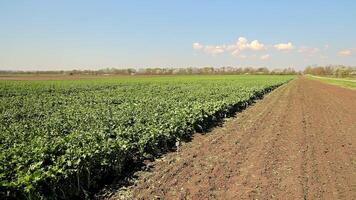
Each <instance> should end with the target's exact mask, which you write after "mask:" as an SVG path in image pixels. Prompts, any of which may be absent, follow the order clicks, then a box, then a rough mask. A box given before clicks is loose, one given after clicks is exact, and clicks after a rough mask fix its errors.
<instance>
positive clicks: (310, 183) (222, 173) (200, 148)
mask: <svg viewBox="0 0 356 200" xmlns="http://www.w3.org/2000/svg"><path fill="white" fill-rule="evenodd" d="M355 145H356V91H353V90H349V89H344V88H341V87H337V86H332V85H327V84H324V83H321V82H318V81H314V80H309V79H305V78H298V79H296V80H293V81H291V82H290V83H288V84H287V85H284V86H281V87H279V88H278V89H276V90H275V91H273V92H272V93H270V94H269V95H267V96H266V97H265V98H264V99H263V100H261V101H259V102H257V103H256V104H255V105H253V106H251V107H250V108H248V109H247V110H245V111H244V112H242V113H239V114H237V116H236V118H233V119H230V120H228V121H227V122H226V123H225V124H224V126H223V127H219V128H215V129H214V130H213V131H212V132H210V133H208V134H206V135H200V134H196V135H195V136H194V138H193V140H192V141H191V142H189V143H186V144H184V145H183V146H182V147H181V148H180V150H179V151H178V152H172V153H169V154H167V155H166V156H165V157H164V158H163V159H160V160H158V161H155V162H154V163H153V164H154V168H153V170H152V171H151V172H145V173H142V174H141V175H140V177H139V179H138V182H137V183H136V184H135V185H134V186H132V188H131V194H132V195H133V196H131V198H132V199H356V148H355ZM113 198H118V196H117V195H116V196H114V197H113Z"/></svg>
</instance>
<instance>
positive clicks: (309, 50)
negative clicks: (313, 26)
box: [298, 47, 320, 57]
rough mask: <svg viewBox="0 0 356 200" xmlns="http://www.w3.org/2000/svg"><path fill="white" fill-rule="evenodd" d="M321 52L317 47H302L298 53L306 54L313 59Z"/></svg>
mask: <svg viewBox="0 0 356 200" xmlns="http://www.w3.org/2000/svg"><path fill="white" fill-rule="evenodd" d="M319 52H320V49H319V48H316V47H300V48H299V49H298V53H301V54H304V55H306V56H308V57H312V56H314V55H316V54H317V53H319Z"/></svg>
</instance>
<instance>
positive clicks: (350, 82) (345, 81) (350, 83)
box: [307, 75, 356, 89]
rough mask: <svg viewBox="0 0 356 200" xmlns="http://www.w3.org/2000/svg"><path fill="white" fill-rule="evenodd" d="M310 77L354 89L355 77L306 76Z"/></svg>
mask: <svg viewBox="0 0 356 200" xmlns="http://www.w3.org/2000/svg"><path fill="white" fill-rule="evenodd" d="M307 77H308V78H310V79H314V80H319V81H322V82H324V83H329V84H333V85H338V86H341V87H345V88H351V89H356V79H355V78H332V77H321V76H312V75H309V76H307Z"/></svg>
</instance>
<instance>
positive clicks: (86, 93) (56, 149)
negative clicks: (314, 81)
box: [0, 75, 294, 199]
mask: <svg viewBox="0 0 356 200" xmlns="http://www.w3.org/2000/svg"><path fill="white" fill-rule="evenodd" d="M293 78H294V76H264V75H259V76H252V75H250V76H234V75H231V76H162V77H138V78H137V77H135V78H133V77H121V78H105V79H90V80H47V81H43V80H42V81H35V80H31V81H14V80H11V81H10V80H2V81H0V98H1V99H0V101H1V104H0V121H1V124H0V131H1V132H0V141H1V142H0V145H1V146H0V149H1V152H0V183H1V185H0V197H1V196H2V197H13V198H31V199H36V198H42V197H46V198H71V197H88V196H90V195H91V193H90V192H91V191H94V190H95V189H97V188H99V187H100V184H101V183H102V182H103V181H105V180H106V179H110V177H112V175H113V174H115V175H116V176H118V175H120V174H123V173H124V172H123V170H124V169H125V167H127V166H126V165H127V164H128V163H130V162H132V161H134V160H141V159H143V158H152V157H154V156H157V155H160V154H161V153H162V152H165V151H166V150H167V149H169V148H172V147H173V146H174V145H175V143H176V142H177V141H179V140H180V139H184V138H189V137H191V135H192V134H193V133H194V132H204V131H206V130H207V129H208V128H210V127H211V126H212V125H214V124H215V123H217V122H218V121H219V120H221V119H222V118H224V117H226V116H231V115H232V114H234V113H235V112H236V111H238V110H241V109H243V108H245V107H246V106H247V105H248V104H250V103H251V102H252V101H253V100H254V99H258V98H260V97H262V96H263V95H264V94H265V93H267V92H269V91H271V90H272V89H274V88H276V87H278V86H280V85H282V84H284V83H286V82H288V81H290V80H291V79H293Z"/></svg>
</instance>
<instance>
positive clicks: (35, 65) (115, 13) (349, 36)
mask: <svg viewBox="0 0 356 200" xmlns="http://www.w3.org/2000/svg"><path fill="white" fill-rule="evenodd" d="M355 20H356V1H351V0H350V1H346V0H345V1H341V0H340V1H336V0H335V1H331V0H330V1H322V0H313V1H311V0H308V1H286V0H285V1H280V0H273V1H262V0H260V1H247V0H246V1H232V0H231V1H223V0H222V1H208V0H205V1H201V0H194V1H191V0H190V1H188V0H180V1H167V0H159V1H158V0H152V1H134V0H130V1H105V0H103V1H94V0H86V1H84V0H76V1H69V0H62V1H59V0H58V1H44V0H41V1H40V0H38V1H35V0H27V1H25V0H22V1H20V0H11V1H1V2H0V69H2V70H4V69H12V70H61V69H99V68H104V67H117V68H120V67H121V68H127V67H187V66H197V67H200V66H227V65H229V66H256V67H260V66H265V67H269V68H282V67H290V66H291V67H295V68H296V69H302V68H304V67H305V66H307V65H312V64H345V65H356V56H355V55H356V22H355ZM256 40H257V41H256Z"/></svg>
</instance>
